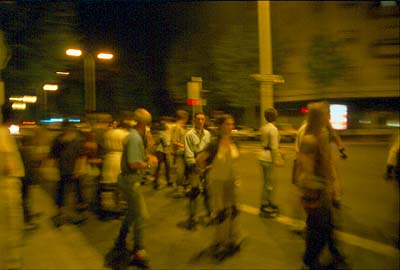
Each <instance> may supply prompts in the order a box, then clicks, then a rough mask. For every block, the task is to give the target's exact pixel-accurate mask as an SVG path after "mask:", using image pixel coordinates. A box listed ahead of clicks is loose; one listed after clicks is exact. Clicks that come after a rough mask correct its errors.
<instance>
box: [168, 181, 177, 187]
mask: <svg viewBox="0 0 400 270" xmlns="http://www.w3.org/2000/svg"><path fill="white" fill-rule="evenodd" d="M167 187H172V188H174V187H176V184H175V183H173V182H168V184H167Z"/></svg>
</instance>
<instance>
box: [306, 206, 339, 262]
mask: <svg viewBox="0 0 400 270" xmlns="http://www.w3.org/2000/svg"><path fill="white" fill-rule="evenodd" d="M333 228H334V226H333V220H332V210H331V209H330V208H328V207H317V208H309V209H307V233H306V251H305V254H304V257H303V261H304V263H305V264H306V265H309V266H315V265H318V263H319V262H318V258H319V255H320V254H321V252H322V250H323V248H324V247H325V245H326V244H327V245H328V248H329V251H330V252H331V254H332V256H333V258H334V259H336V260H343V256H342V255H341V254H340V252H339V250H338V248H337V247H336V241H335V239H334V233H333Z"/></svg>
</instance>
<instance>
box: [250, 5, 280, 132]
mask: <svg viewBox="0 0 400 270" xmlns="http://www.w3.org/2000/svg"><path fill="white" fill-rule="evenodd" d="M257 12H258V39H259V40H258V42H259V58H260V74H253V75H251V76H252V77H253V78H254V79H255V80H257V81H259V82H260V126H261V125H263V124H265V119H264V110H265V109H267V108H270V107H274V93H273V84H274V83H283V82H284V80H283V78H282V76H280V75H274V74H273V72H272V45H271V21H270V1H257Z"/></svg>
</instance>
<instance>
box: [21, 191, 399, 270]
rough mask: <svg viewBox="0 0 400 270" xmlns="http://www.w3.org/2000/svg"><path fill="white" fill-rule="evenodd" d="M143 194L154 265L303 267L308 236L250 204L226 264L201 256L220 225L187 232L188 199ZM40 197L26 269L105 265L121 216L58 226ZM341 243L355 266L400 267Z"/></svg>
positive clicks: (39, 195) (40, 195)
mask: <svg viewBox="0 0 400 270" xmlns="http://www.w3.org/2000/svg"><path fill="white" fill-rule="evenodd" d="M143 193H144V196H145V200H146V202H147V205H148V207H149V212H150V215H151V216H150V219H149V220H148V221H147V222H146V228H145V244H146V249H147V252H148V254H149V258H150V260H151V261H150V263H151V268H152V269H300V266H301V257H302V254H303V251H304V239H303V238H302V237H300V236H299V235H296V234H294V233H293V232H292V230H291V227H290V226H289V225H285V224H282V222H280V221H279V220H274V219H263V218H260V217H258V216H257V215H255V214H252V212H251V211H246V210H245V209H244V210H243V211H242V213H241V214H240V218H241V224H242V227H243V231H244V233H245V234H246V235H247V237H246V239H245V241H244V243H243V245H242V249H241V251H240V252H239V253H238V254H236V255H235V256H234V257H232V258H228V259H226V260H225V261H223V262H220V263H218V262H216V261H215V260H213V259H211V258H209V257H207V256H203V257H200V258H197V259H196V258H195V257H196V255H198V254H199V252H201V251H202V250H203V249H204V248H206V247H207V246H208V245H209V244H210V243H211V241H212V238H213V233H214V228H213V227H212V226H211V227H204V226H198V229H197V230H195V231H187V230H184V229H182V228H180V227H179V226H177V224H178V223H179V222H181V221H183V220H185V219H186V206H187V204H186V200H184V199H178V200H177V199H172V198H171V197H170V194H171V189H162V190H160V191H154V190H153V189H152V187H151V186H144V187H143ZM35 202H36V203H37V204H38V205H37V209H38V210H39V211H40V212H42V213H43V215H42V216H41V218H40V220H39V223H40V228H39V229H38V230H36V231H32V232H28V233H27V234H26V237H25V246H24V264H25V268H24V269H104V267H103V258H104V255H105V254H106V253H107V252H108V251H109V249H110V248H111V247H112V244H113V242H114V239H115V237H116V235H117V233H118V229H119V226H120V221H119V220H111V221H100V220H98V219H97V218H96V217H95V216H94V215H93V214H92V213H89V219H88V220H87V222H86V223H84V224H82V225H80V226H76V225H64V226H62V227H60V228H55V227H54V226H53V224H52V223H51V221H50V217H51V216H52V215H53V214H54V213H55V207H54V203H53V201H52V199H51V198H50V196H49V195H48V193H47V192H45V191H44V190H42V189H41V188H39V189H38V190H37V192H36V198H35ZM199 205H200V204H199ZM130 238H131V237H128V242H129V240H130ZM340 244H341V247H342V249H343V252H344V254H346V255H347V257H348V260H349V262H350V263H351V265H352V267H353V269H398V268H399V256H398V254H399V253H397V256H396V254H394V255H385V254H382V253H379V252H373V251H371V250H368V249H364V248H362V247H360V246H359V245H352V244H349V243H348V242H341V243H340ZM323 259H325V260H326V259H327V258H326V256H324V257H323ZM132 269H133V268H132Z"/></svg>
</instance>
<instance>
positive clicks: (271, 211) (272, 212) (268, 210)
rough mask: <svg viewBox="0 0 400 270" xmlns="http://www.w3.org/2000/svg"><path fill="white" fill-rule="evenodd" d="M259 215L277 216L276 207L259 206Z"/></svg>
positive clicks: (266, 216)
mask: <svg viewBox="0 0 400 270" xmlns="http://www.w3.org/2000/svg"><path fill="white" fill-rule="evenodd" d="M259 216H260V217H264V218H274V217H276V216H278V209H276V208H274V207H271V206H266V207H265V206H261V207H260V213H259Z"/></svg>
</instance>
